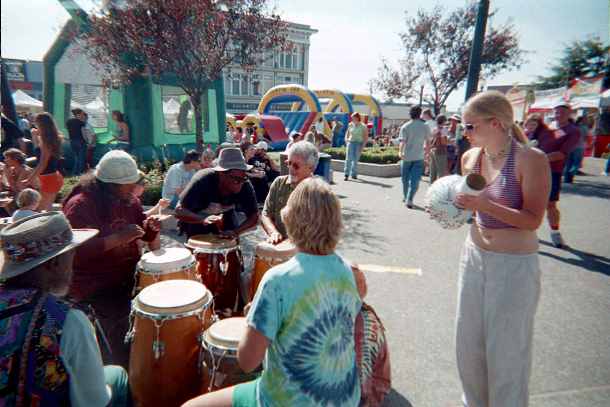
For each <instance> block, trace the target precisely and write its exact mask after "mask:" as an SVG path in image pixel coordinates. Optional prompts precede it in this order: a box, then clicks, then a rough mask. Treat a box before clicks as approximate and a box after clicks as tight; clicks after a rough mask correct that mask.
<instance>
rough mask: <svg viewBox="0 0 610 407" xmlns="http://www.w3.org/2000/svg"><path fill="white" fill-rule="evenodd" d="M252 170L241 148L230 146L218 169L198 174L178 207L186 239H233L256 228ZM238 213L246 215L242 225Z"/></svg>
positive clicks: (183, 193)
mask: <svg viewBox="0 0 610 407" xmlns="http://www.w3.org/2000/svg"><path fill="white" fill-rule="evenodd" d="M251 168H252V166H251V165H248V164H246V161H245V159H244V156H243V154H242V152H241V150H240V149H239V148H236V147H227V148H225V149H223V150H222V151H221V152H220V156H219V157H218V163H217V164H216V166H215V167H213V168H208V169H205V170H202V171H199V172H198V173H197V174H195V176H194V177H193V179H191V182H190V183H189V184H188V185H187V187H186V188H185V190H184V192H182V195H181V196H180V203H179V204H178V206H177V207H176V216H177V217H178V219H179V220H180V223H179V226H180V229H181V230H182V231H183V232H184V233H186V235H187V237H191V236H194V235H198V234H205V233H217V234H219V235H220V236H221V237H228V238H234V237H236V236H238V235H239V234H240V233H242V232H244V231H246V230H248V229H250V228H252V227H254V226H256V223H257V222H258V207H257V204H256V195H255V193H254V188H253V187H252V184H251V183H250V181H248V175H247V174H246V171H248V170H250V169H251ZM239 212H242V213H244V214H245V216H246V219H245V221H243V222H240V219H239V217H238V213H239Z"/></svg>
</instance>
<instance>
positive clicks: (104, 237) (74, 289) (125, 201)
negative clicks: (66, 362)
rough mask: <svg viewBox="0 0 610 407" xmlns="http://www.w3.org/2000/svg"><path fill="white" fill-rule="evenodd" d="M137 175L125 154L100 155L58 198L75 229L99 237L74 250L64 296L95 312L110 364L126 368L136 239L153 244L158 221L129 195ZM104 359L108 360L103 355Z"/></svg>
mask: <svg viewBox="0 0 610 407" xmlns="http://www.w3.org/2000/svg"><path fill="white" fill-rule="evenodd" d="M140 178H141V174H140V172H139V171H138V166H137V164H136V162H135V160H134V159H133V158H132V157H131V156H130V155H129V154H127V153H126V152H124V151H120V150H115V151H110V152H108V153H106V154H105V155H104V156H103V157H102V159H101V160H100V162H99V163H98V165H97V168H96V170H95V171H94V172H93V173H91V174H88V175H85V176H83V177H81V179H80V181H79V183H78V184H77V185H76V186H75V187H74V189H73V190H72V191H71V192H70V194H69V195H68V197H67V198H66V199H65V200H64V207H63V211H64V213H65V214H66V217H67V218H68V220H69V221H70V224H71V225H72V227H75V228H95V229H98V230H99V231H100V233H99V235H98V236H97V237H95V238H93V239H91V240H90V241H89V242H87V243H86V244H84V245H83V246H81V247H79V248H78V249H77V250H76V257H75V260H74V278H73V280H72V284H71V286H70V296H71V297H73V298H74V299H76V300H77V301H81V302H82V303H85V304H89V305H91V306H92V307H93V309H94V310H95V312H96V314H97V316H98V318H99V320H100V322H101V324H102V327H103V328H104V331H105V333H106V335H107V336H108V340H109V342H110V348H111V351H112V356H111V359H112V362H113V363H115V364H120V365H122V366H125V367H126V366H127V364H128V362H129V347H128V346H127V345H125V343H124V337H125V333H126V332H127V329H128V328H129V313H130V311H131V293H132V290H133V283H134V278H133V274H134V270H135V268H136V264H137V263H138V261H139V260H140V247H139V243H138V241H139V240H142V241H144V242H146V243H148V246H149V248H150V249H151V250H156V249H158V248H159V245H160V242H159V239H158V238H159V230H160V222H159V220H158V219H157V218H155V217H154V216H151V217H148V218H147V217H146V215H145V214H144V210H143V209H142V205H141V204H140V200H139V199H138V198H137V197H135V196H134V191H135V190H136V189H137V188H138V187H137V183H138V181H140ZM104 356H106V360H108V359H110V356H109V355H104Z"/></svg>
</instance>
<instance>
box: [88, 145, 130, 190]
mask: <svg viewBox="0 0 610 407" xmlns="http://www.w3.org/2000/svg"><path fill="white" fill-rule="evenodd" d="M95 177H96V178H97V179H99V180H100V181H102V182H107V183H110V184H135V183H136V182H138V181H139V180H140V177H141V175H140V171H139V170H138V165H137V164H136V160H134V159H133V157H132V156H130V155H129V154H127V153H126V152H125V151H121V150H112V151H109V152H107V153H106V154H104V156H103V157H102V159H101V160H100V162H99V163H98V164H97V167H96V168H95Z"/></svg>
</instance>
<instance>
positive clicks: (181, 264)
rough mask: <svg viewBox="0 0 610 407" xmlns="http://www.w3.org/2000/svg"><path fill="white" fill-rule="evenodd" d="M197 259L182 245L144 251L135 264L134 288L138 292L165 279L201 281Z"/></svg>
mask: <svg viewBox="0 0 610 407" xmlns="http://www.w3.org/2000/svg"><path fill="white" fill-rule="evenodd" d="M196 265H197V261H196V260H195V256H193V254H192V253H191V251H190V250H188V249H186V248H184V247H169V248H164V249H159V250H154V251H151V252H148V253H144V254H143V255H142V257H141V258H140V261H139V262H138V264H137V266H136V276H135V278H136V284H135V286H134V290H135V292H136V293H138V292H140V290H142V289H143V288H145V287H148V286H149V285H151V284H154V283H158V282H159V281H165V280H195V281H199V282H201V278H200V277H199V275H198V274H197V270H196Z"/></svg>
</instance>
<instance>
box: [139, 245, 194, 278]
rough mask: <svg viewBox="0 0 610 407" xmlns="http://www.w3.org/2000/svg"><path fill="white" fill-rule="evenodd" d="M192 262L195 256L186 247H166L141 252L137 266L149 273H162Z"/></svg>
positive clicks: (186, 265)
mask: <svg viewBox="0 0 610 407" xmlns="http://www.w3.org/2000/svg"><path fill="white" fill-rule="evenodd" d="M194 262H195V258H194V257H193V255H192V254H191V252H190V251H189V250H188V249H184V248H181V247H168V248H166V249H159V250H155V251H152V252H148V253H145V254H143V255H142V258H141V259H140V263H139V264H138V266H139V267H140V268H141V269H142V270H144V271H148V272H150V273H163V272H169V271H175V270H179V269H181V268H183V267H188V266H189V265H191V264H193V263H194Z"/></svg>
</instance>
